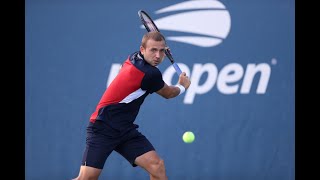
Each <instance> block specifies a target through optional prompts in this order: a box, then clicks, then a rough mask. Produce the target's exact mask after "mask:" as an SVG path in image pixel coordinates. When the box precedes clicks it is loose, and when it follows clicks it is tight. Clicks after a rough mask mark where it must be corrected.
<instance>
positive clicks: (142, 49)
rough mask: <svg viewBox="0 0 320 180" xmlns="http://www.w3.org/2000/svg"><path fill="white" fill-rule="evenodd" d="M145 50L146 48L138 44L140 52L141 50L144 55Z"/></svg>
mask: <svg viewBox="0 0 320 180" xmlns="http://www.w3.org/2000/svg"><path fill="white" fill-rule="evenodd" d="M145 50H146V49H145V48H144V47H143V46H140V52H141V54H142V55H144V52H145Z"/></svg>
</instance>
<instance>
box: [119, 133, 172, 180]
mask: <svg viewBox="0 0 320 180" xmlns="http://www.w3.org/2000/svg"><path fill="white" fill-rule="evenodd" d="M122 142H123V143H122V144H120V145H119V146H117V148H116V149H115V151H117V152H118V153H119V154H121V155H122V156H123V157H125V158H126V159H127V160H128V161H129V162H130V164H131V165H132V166H133V167H135V166H137V165H138V166H140V167H142V168H144V169H145V170H146V171H148V172H149V174H150V178H151V179H154V180H158V179H159V180H166V179H167V176H166V172H165V167H164V162H163V160H162V159H160V157H159V156H158V154H157V153H156V151H155V149H154V147H153V146H152V144H151V143H150V142H149V140H148V139H147V138H146V137H145V136H144V135H142V134H141V133H140V132H138V131H137V130H136V129H134V130H132V131H130V132H129V133H128V134H127V135H126V138H124V139H123V141H122Z"/></svg>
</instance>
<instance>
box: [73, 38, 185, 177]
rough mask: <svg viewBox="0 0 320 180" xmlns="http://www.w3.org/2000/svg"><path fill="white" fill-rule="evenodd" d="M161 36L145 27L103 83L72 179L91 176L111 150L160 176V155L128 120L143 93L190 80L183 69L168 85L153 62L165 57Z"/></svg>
mask: <svg viewBox="0 0 320 180" xmlns="http://www.w3.org/2000/svg"><path fill="white" fill-rule="evenodd" d="M165 48H166V41H165V38H164V37H163V35H162V34H160V33H159V32H149V33H146V34H145V35H144V36H143V38H142V43H141V46H140V51H137V52H135V53H133V54H131V55H130V56H129V57H128V59H126V60H125V61H124V63H123V64H122V68H121V70H120V71H119V74H118V75H117V76H116V77H115V79H114V80H113V81H112V82H111V84H110V85H109V87H108V88H107V89H106V91H105V92H104V94H103V95H102V98H101V99H100V102H99V103H98V105H97V106H96V110H95V111H94V112H93V114H92V115H91V117H90V121H89V125H88V126H87V130H86V131H87V137H86V148H85V151H84V154H83V159H82V164H81V167H80V172H79V175H78V177H77V178H75V180H97V179H98V178H99V176H100V173H101V171H102V169H103V167H104V164H105V161H106V159H107V158H108V156H109V155H110V154H111V152H113V151H116V152H117V153H119V154H120V155H122V156H123V157H124V158H125V159H127V161H128V162H129V163H130V164H131V165H132V166H133V167H136V166H140V167H142V168H143V169H145V170H146V171H147V172H148V173H149V174H150V179H152V180H166V179H168V178H167V175H166V171H165V165H164V161H163V160H162V159H161V158H160V157H159V155H158V154H157V153H156V151H155V148H154V147H153V145H152V144H151V142H150V141H149V140H148V139H147V138H146V137H145V136H144V135H143V134H142V133H141V132H139V131H138V127H139V126H138V125H136V124H134V121H135V119H136V116H137V115H138V113H139V109H140V106H141V105H142V103H143V101H144V100H145V98H146V97H147V96H148V95H149V94H152V93H154V92H156V93H157V94H159V95H161V96H162V97H164V98H166V99H169V98H173V97H176V96H178V95H180V94H182V93H183V92H185V90H186V89H188V87H189V86H190V80H189V78H188V76H186V73H185V72H183V73H182V74H181V75H180V77H179V80H178V84H177V85H175V86H173V85H172V86H168V85H167V84H166V83H165V82H164V81H163V79H162V73H161V72H160V70H159V69H158V68H157V66H158V65H159V64H160V63H161V62H162V61H163V59H164V57H165Z"/></svg>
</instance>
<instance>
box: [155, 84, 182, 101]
mask: <svg viewBox="0 0 320 180" xmlns="http://www.w3.org/2000/svg"><path fill="white" fill-rule="evenodd" d="M179 93H180V89H179V88H178V87H176V86H168V85H167V84H166V83H164V86H163V88H161V89H160V90H158V91H157V94H159V95H160V96H162V97H164V98H166V99H170V98H174V97H176V96H178V95H179Z"/></svg>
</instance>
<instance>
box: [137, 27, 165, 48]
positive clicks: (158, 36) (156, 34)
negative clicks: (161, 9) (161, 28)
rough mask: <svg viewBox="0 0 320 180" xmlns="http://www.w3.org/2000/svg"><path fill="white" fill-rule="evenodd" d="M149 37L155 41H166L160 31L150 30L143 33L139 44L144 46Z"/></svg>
mask: <svg viewBox="0 0 320 180" xmlns="http://www.w3.org/2000/svg"><path fill="white" fill-rule="evenodd" d="M149 39H152V40H155V41H164V42H166V39H165V38H164V36H163V35H162V34H161V33H160V32H157V31H152V32H147V33H146V34H144V36H143V37H142V41H141V46H143V47H144V48H145V47H146V43H147V41H148V40H149Z"/></svg>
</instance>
